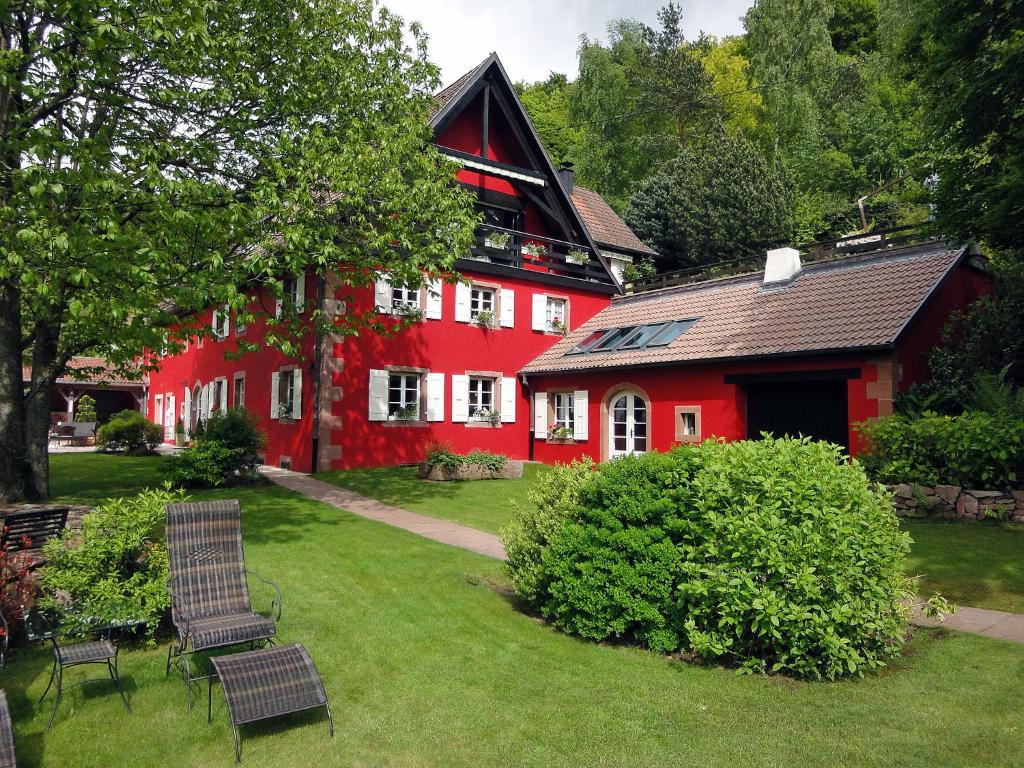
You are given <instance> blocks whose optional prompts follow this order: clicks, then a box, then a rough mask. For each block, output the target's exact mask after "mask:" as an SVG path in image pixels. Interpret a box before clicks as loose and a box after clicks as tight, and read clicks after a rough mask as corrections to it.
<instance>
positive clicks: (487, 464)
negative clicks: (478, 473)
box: [465, 448, 508, 472]
mask: <svg viewBox="0 0 1024 768" xmlns="http://www.w3.org/2000/svg"><path fill="white" fill-rule="evenodd" d="M465 463H466V464H476V465H477V466H478V467H483V468H484V469H488V470H490V471H491V472H501V470H503V469H504V468H505V465H506V464H508V456H504V455H502V454H500V453H491V452H490V451H481V450H480V449H479V448H477V449H475V450H472V451H470V452H469V453H467V454H466V458H465Z"/></svg>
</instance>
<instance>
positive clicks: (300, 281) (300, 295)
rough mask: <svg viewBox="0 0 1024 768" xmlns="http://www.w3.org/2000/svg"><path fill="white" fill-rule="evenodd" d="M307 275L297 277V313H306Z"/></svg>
mask: <svg viewBox="0 0 1024 768" xmlns="http://www.w3.org/2000/svg"><path fill="white" fill-rule="evenodd" d="M305 305H306V275H305V273H303V274H301V275H296V276H295V311H296V312H298V313H300V314H301V313H302V312H305V311H306V306H305Z"/></svg>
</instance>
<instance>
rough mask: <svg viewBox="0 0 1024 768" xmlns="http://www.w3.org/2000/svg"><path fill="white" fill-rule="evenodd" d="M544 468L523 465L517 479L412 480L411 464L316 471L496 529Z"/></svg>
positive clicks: (379, 495)
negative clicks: (465, 480) (469, 480)
mask: <svg viewBox="0 0 1024 768" xmlns="http://www.w3.org/2000/svg"><path fill="white" fill-rule="evenodd" d="M545 469H546V467H545V466H544V465H543V464H526V465H525V466H524V467H523V477H522V479H520V480H476V481H471V482H446V483H439V482H430V481H426V480H420V479H419V478H417V477H416V468H415V467H386V468H384V469H349V470H342V471H338V472H322V473H320V474H318V475H317V479H319V480H323V481H325V482H328V483H334V484H335V485H340V486H341V487H342V488H348V489H349V490H352V491H355V492H357V493H361V494H363V495H364V496H371V497H373V498H375V499H379V500H380V501H386V502H388V503H389V504H394V505H396V506H400V507H402V508H404V509H409V510H412V511H413V512H420V513H421V514H424V515H430V516H431V517H441V518H444V519H445V520H452V521H453V522H456V523H461V524H463V525H468V526H470V527H471V528H479V529H480V530H482V531H489V532H490V533H498V532H499V531H500V530H501V528H502V527H503V526H504V525H505V524H506V523H508V521H509V520H510V519H511V517H512V505H511V503H510V502H512V501H515V502H516V503H517V504H521V505H524V506H525V505H529V504H530V501H529V499H528V498H527V497H526V493H527V491H528V490H529V488H530V484H531V483H532V482H533V481H534V480H535V479H536V478H537V477H539V476H540V474H541V473H542V472H544V471H545Z"/></svg>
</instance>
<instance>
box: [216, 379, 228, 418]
mask: <svg viewBox="0 0 1024 768" xmlns="http://www.w3.org/2000/svg"><path fill="white" fill-rule="evenodd" d="M218 407H219V408H220V410H221V412H224V411H226V410H227V409H228V380H227V379H221V380H220V403H219V404H218Z"/></svg>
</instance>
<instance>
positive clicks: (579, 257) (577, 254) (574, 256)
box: [565, 248, 590, 264]
mask: <svg viewBox="0 0 1024 768" xmlns="http://www.w3.org/2000/svg"><path fill="white" fill-rule="evenodd" d="M565 260H566V261H568V262H571V263H573V264H586V263H587V262H588V261H590V254H589V253H587V252H586V251H584V250H582V249H580V248H573V249H572V250H571V251H569V253H568V254H566V256H565Z"/></svg>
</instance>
